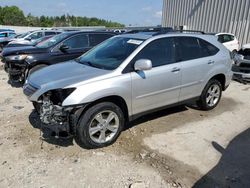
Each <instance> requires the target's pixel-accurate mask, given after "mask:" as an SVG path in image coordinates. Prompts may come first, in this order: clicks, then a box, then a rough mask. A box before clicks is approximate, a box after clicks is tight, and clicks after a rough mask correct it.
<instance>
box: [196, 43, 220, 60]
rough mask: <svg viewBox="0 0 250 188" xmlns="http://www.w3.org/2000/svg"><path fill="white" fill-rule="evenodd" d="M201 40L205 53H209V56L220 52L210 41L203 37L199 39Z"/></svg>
mask: <svg viewBox="0 0 250 188" xmlns="http://www.w3.org/2000/svg"><path fill="white" fill-rule="evenodd" d="M199 42H200V46H201V48H202V51H203V53H204V54H207V56H213V55H215V54H217V53H218V52H219V49H218V48H217V47H215V46H214V45H212V44H210V43H209V42H207V41H205V40H202V39H199Z"/></svg>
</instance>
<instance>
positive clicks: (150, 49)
mask: <svg viewBox="0 0 250 188" xmlns="http://www.w3.org/2000/svg"><path fill="white" fill-rule="evenodd" d="M139 59H150V60H151V61H152V66H153V67H158V66H162V65H167V64H171V63H174V62H175V47H174V39H173V38H164V39H158V40H155V41H153V42H151V43H149V44H148V45H147V46H146V47H144V48H143V49H142V50H141V51H140V52H139V54H137V56H136V58H135V61H137V60H139Z"/></svg>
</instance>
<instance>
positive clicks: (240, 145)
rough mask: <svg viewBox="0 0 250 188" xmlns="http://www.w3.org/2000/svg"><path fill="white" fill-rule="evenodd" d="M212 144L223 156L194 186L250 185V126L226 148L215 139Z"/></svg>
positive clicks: (203, 187) (196, 187) (243, 186)
mask: <svg viewBox="0 0 250 188" xmlns="http://www.w3.org/2000/svg"><path fill="white" fill-rule="evenodd" d="M211 144H212V145H213V147H214V148H215V149H216V150H217V151H218V152H220V153H221V154H222V157H221V159H220V161H219V162H218V164H217V165H216V166H215V167H214V168H213V169H212V170H210V171H209V172H208V173H207V174H206V175H205V176H203V177H202V178H201V179H200V180H198V181H197V182H196V183H195V185H194V186H193V187H194V188H200V187H202V188H213V187H230V188H234V187H235V188H236V187H237V188H238V187H241V188H245V187H246V188H247V187H250V128H249V129H247V130H246V131H244V132H242V133H241V134H239V135H238V136H236V137H235V138H234V139H233V140H232V141H231V142H230V143H229V145H228V146H227V148H225V149H224V148H223V147H222V146H221V145H220V144H219V143H217V142H215V141H214V142H212V143H211ZM208 157H209V156H208Z"/></svg>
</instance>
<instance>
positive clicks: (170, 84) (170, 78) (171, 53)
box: [131, 38, 181, 114]
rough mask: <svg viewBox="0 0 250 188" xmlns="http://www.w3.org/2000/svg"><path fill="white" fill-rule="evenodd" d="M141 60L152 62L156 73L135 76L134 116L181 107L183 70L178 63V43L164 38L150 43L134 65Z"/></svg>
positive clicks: (133, 73)
mask: <svg viewBox="0 0 250 188" xmlns="http://www.w3.org/2000/svg"><path fill="white" fill-rule="evenodd" d="M139 59H149V60H151V61H152V69H151V70H147V71H139V72H138V71H137V72H132V73H131V78H132V99H133V100H132V101H133V102H132V109H133V114H138V113H141V112H145V111H148V110H151V109H155V108H158V107H163V106H166V105H169V104H173V103H177V102H178V100H179V92H180V84H181V67H180V63H176V61H175V45H174V39H173V38H162V39H158V40H155V41H153V42H151V43H149V44H148V45H147V46H146V47H145V48H144V49H142V51H140V52H139V54H137V56H136V57H135V58H134V60H133V63H134V62H135V61H136V60H139Z"/></svg>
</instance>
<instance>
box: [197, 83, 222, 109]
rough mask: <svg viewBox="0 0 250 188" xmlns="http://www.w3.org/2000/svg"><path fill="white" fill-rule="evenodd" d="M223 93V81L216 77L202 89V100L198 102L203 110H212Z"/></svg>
mask: <svg viewBox="0 0 250 188" xmlns="http://www.w3.org/2000/svg"><path fill="white" fill-rule="evenodd" d="M221 95H222V85H221V83H220V82H219V81H218V80H216V79H212V80H210V81H209V82H208V83H207V85H206V87H205V88H204V90H203V91H202V94H201V96H200V100H199V101H198V103H197V104H198V106H199V107H200V108H201V109H202V110H212V109H214V108H215V107H216V106H217V105H218V103H219V102H220V99H221Z"/></svg>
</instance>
